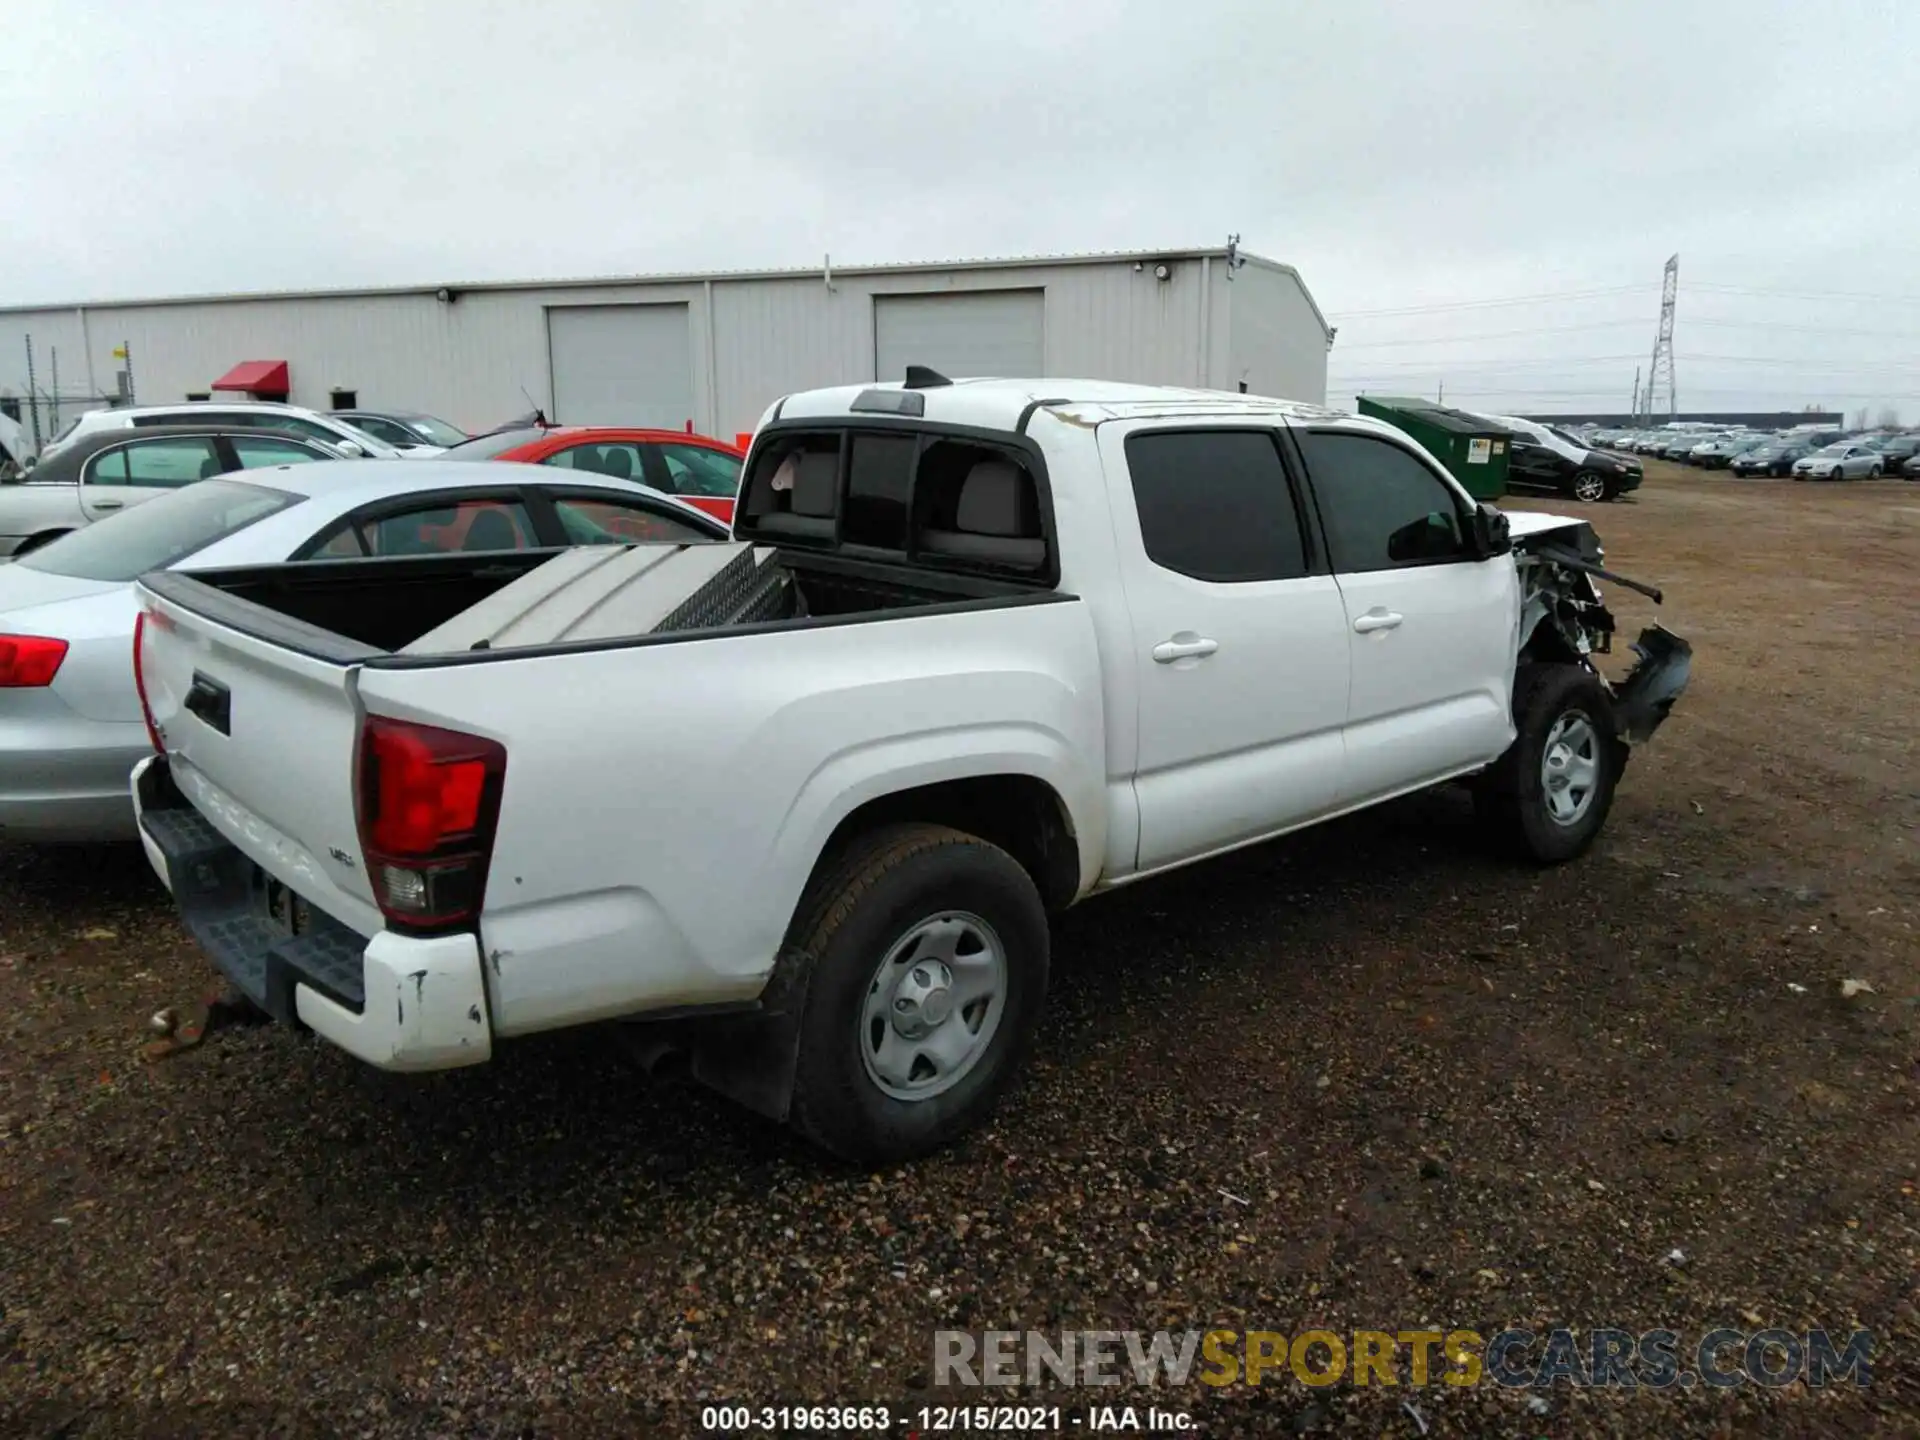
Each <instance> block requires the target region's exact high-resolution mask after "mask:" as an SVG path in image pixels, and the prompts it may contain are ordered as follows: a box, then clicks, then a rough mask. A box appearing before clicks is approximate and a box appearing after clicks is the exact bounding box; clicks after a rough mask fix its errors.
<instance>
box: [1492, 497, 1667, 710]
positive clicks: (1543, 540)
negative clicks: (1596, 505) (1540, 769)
mask: <svg viewBox="0 0 1920 1440" xmlns="http://www.w3.org/2000/svg"><path fill="white" fill-rule="evenodd" d="M1521 518H1522V517H1517V516H1516V517H1513V519H1514V520H1515V521H1519V520H1521ZM1527 518H1528V519H1533V518H1539V519H1544V518H1545V517H1527ZM1513 554H1514V561H1515V563H1516V564H1517V566H1518V567H1519V571H1520V585H1521V608H1520V635H1519V646H1520V653H1521V654H1523V655H1535V656H1539V657H1541V658H1545V659H1557V660H1567V661H1572V662H1574V663H1577V664H1581V665H1585V666H1586V667H1587V668H1588V669H1590V670H1591V671H1593V673H1594V674H1595V675H1598V676H1599V677H1600V680H1601V683H1602V684H1603V685H1605V686H1606V688H1607V693H1608V694H1609V695H1610V696H1612V698H1613V713H1614V727H1615V732H1616V733H1617V734H1618V735H1619V737H1620V738H1621V739H1622V740H1624V741H1626V742H1627V743H1628V744H1629V745H1639V744H1643V743H1645V742H1646V741H1647V740H1649V739H1651V738H1652V736H1653V732H1654V731H1655V730H1658V729H1659V728H1660V725H1661V723H1662V722H1663V721H1664V720H1665V719H1666V718H1667V716H1668V714H1669V713H1670V712H1671V711H1672V710H1673V706H1674V702H1675V701H1677V700H1678V699H1679V698H1680V696H1681V693H1682V692H1683V691H1685V690H1686V688H1687V681H1688V680H1689V679H1690V678H1691V675H1692V670H1693V647H1692V646H1690V645H1689V644H1687V642H1686V641H1685V640H1683V639H1682V638H1681V637H1680V636H1678V635H1676V634H1674V633H1673V632H1672V631H1671V630H1669V629H1667V628H1666V627H1665V626H1664V625H1649V626H1647V628H1646V629H1644V630H1642V631H1641V632H1640V635H1639V638H1638V639H1636V640H1635V641H1634V642H1633V646H1632V648H1633V653H1634V655H1635V657H1636V659H1635V661H1634V665H1633V668H1632V669H1631V670H1629V671H1628V672H1627V674H1626V676H1625V677H1624V678H1623V679H1622V680H1620V681H1619V682H1618V683H1617V684H1616V683H1615V682H1613V681H1610V680H1608V679H1607V678H1606V676H1604V675H1601V673H1600V667H1599V666H1598V665H1597V664H1595V663H1594V660H1593V657H1594V656H1596V655H1607V654H1610V653H1612V650H1613V634H1614V630H1615V629H1616V628H1617V627H1616V625H1615V622H1614V618H1613V612H1612V611H1611V610H1609V609H1608V608H1607V605H1606V601H1605V600H1604V598H1603V597H1602V596H1601V593H1600V586H1599V584H1598V583H1597V582H1599V581H1601V580H1605V581H1607V582H1608V583H1610V584H1614V585H1619V586H1622V587H1623V588H1625V589H1628V590H1632V591H1634V592H1635V593H1637V594H1640V595H1645V596H1646V597H1647V598H1648V599H1650V600H1652V601H1653V603H1654V604H1656V605H1658V604H1659V603H1660V602H1661V598H1662V597H1661V593H1660V591H1659V589H1658V588H1656V587H1655V586H1652V585H1646V584H1642V583H1641V582H1640V581H1637V580H1630V579H1628V578H1627V577H1626V576H1624V575H1619V574H1615V573H1614V572H1613V571H1611V570H1608V569H1606V568H1605V567H1604V566H1603V565H1602V564H1601V563H1600V562H1601V561H1602V559H1603V558H1604V552H1603V551H1602V550H1601V548H1600V539H1599V537H1598V536H1597V535H1595V534H1594V531H1593V527H1592V526H1591V525H1589V524H1587V523H1586V522H1585V521H1582V520H1565V521H1556V522H1554V523H1551V524H1548V525H1544V526H1540V527H1539V528H1527V529H1524V530H1523V528H1522V525H1521V524H1519V523H1516V524H1514V526H1513Z"/></svg>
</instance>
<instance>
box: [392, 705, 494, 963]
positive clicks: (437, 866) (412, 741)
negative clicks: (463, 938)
mask: <svg viewBox="0 0 1920 1440" xmlns="http://www.w3.org/2000/svg"><path fill="white" fill-rule="evenodd" d="M506 773H507V752H506V750H505V748H504V747H503V746H501V745H500V744H499V743H498V742H496V741H493V740H487V739H483V738H482V737H480V736H478V735H464V734H461V733H460V732H459V731H457V730H442V729H440V728H438V727H437V726H433V725H416V724H414V723H413V722H412V721H410V720H390V719H387V718H385V717H383V716H378V715H369V716H368V717H367V721H366V726H365V728H364V729H363V730H362V731H361V733H360V791H359V799H360V805H359V820H360V848H361V851H362V853H363V854H364V856H365V858H366V863H367V874H368V877H369V878H370V879H371V880H372V882H373V893H374V898H375V899H376V900H378V901H379V903H380V909H381V911H382V913H384V914H385V915H386V917H387V918H388V919H389V920H393V921H396V922H398V923H401V924H406V925H416V926H419V925H429V926H441V925H453V924H459V923H462V922H465V921H470V920H472V919H473V918H474V917H475V916H477V915H478V914H479V912H480V901H481V896H482V892H483V891H484V890H485V888H486V877H487V861H488V859H489V858H490V857H491V855H492V852H493V827H494V822H495V821H496V820H497V819H498V818H499V814H500V787H501V785H502V783H503V782H504V781H505V779H506Z"/></svg>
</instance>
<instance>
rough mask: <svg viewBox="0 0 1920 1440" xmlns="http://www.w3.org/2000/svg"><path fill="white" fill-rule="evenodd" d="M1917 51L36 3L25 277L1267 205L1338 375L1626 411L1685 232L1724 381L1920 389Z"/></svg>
mask: <svg viewBox="0 0 1920 1440" xmlns="http://www.w3.org/2000/svg"><path fill="white" fill-rule="evenodd" d="M1917 81H1920V4H1916V3H1914V0H1851V3H1849V0H1841V3H1828V4H1813V3H1810V0H1793V3H1754V0H1665V3H1640V0H1629V3H1622V0H1610V3H1604V4H1602V3H1575V0H1482V3H1477V4H1459V3H1439V4H1429V5H1418V4H1412V3H1356V0H1343V3H1338V4H1335V3H1331V0H1327V3H1315V4H1293V3H1284V0H1189V3H1186V4H1167V3H1165V0H1156V3H1135V0H1115V3H1099V0H1082V3H1078V4H1048V3H1036V0H1022V3H1003V0H966V3H947V4H939V5H935V4H932V3H911V0H833V3H816V0H788V3H785V4H778V5H775V4H759V3H748V0H706V3H704V4H700V5H697V6H696V5H680V6H666V5H659V4H652V3H636V0H625V3H604V0H543V3H539V4H533V3H488V0H459V3H451V0H409V3H406V4H394V3H391V0H383V3H377V4H376V3H372V0H326V3H324V4H323V3H317V0H281V3H278V4H259V3H257V0H256V3H249V4H232V3H213V0H168V3H166V4H165V5H153V6H147V5H128V4H126V3H125V0H111V3H107V0H63V3H61V4H60V5H57V6H56V5H33V6H14V7H9V9H8V11H7V14H6V18H5V20H4V22H0V164H4V165H5V166H6V167H7V174H6V180H5V184H4V187H3V188H0V194H4V195H5V196H6V207H5V208H6V215H5V218H4V220H0V303H4V304H22V303H30V302H36V301H67V300H94V299H113V298H121V297H128V296H138V295H152V294H174V293H183V292H197V291H215V290H218V291H230V290H252V289H291V288H312V287H326V286H348V285H360V284H403V283H418V282H427V281H456V280H483V279H503V278H548V277H563V276H569V275H587V274H611V273H628V272H645V271H657V270H685V269H723V268H736V267H746V266H752V267H758V266H790V265H805V264H810V263H813V262H815V261H817V260H818V259H819V257H820V256H821V255H822V254H824V253H827V252H831V253H832V254H833V256H834V257H835V259H836V261H838V262H841V263H852V262H867V261H889V260H923V259H945V258H958V257H966V256H982V255H1009V254H1031V253H1045V252H1057V251H1088V250H1110V249H1132V248H1137V247H1169V248H1171V247H1175V246H1184V245H1197V244H1217V243H1220V242H1222V241H1224V240H1225V238H1226V236H1227V234H1228V233H1229V232H1232V231H1237V232H1239V233H1240V235H1241V236H1242V237H1243V243H1244V244H1245V245H1246V246H1247V248H1249V249H1251V250H1254V251H1256V252H1258V253H1260V254H1264V255H1269V256H1272V257H1274V258H1277V259H1281V260H1285V261H1288V262H1290V263H1292V264H1294V265H1296V266H1298V267H1299V269H1300V271H1301V273H1302V275H1303V276H1304V277H1305V279H1306V281H1307V283H1308V285H1309V287H1310V288H1311V289H1312V290H1313V292H1314V294H1315V296H1316V297H1317V298H1318V300H1319V301H1320V303H1321V306H1322V308H1323V309H1325V310H1326V311H1328V312H1329V313H1330V314H1331V315H1332V317H1333V318H1334V320H1335V321H1336V322H1337V323H1338V324H1339V326H1340V335H1339V341H1338V343H1337V345H1336V346H1335V349H1334V352H1333V357H1332V363H1333V383H1332V386H1331V396H1330V398H1332V399H1334V400H1335V401H1336V402H1345V401H1346V400H1349V399H1350V398H1351V395H1352V393H1353V392H1354V391H1355V390H1356V389H1360V388H1365V389H1368V390H1374V391H1381V390H1414V391H1421V392H1425V393H1428V394H1431V393H1433V392H1434V389H1435V387H1436V385H1438V384H1440V383H1442V382H1444V384H1445V386H1446V392H1447V396H1448V398H1449V399H1453V398H1456V397H1457V398H1459V399H1460V400H1461V401H1462V403H1466V404H1470V405H1473V406H1474V407H1475V408H1484V409H1499V408H1510V409H1519V408H1528V409H1534V410H1545V409H1549V408H1560V406H1561V404H1562V402H1564V405H1565V406H1566V407H1567V408H1573V407H1581V406H1592V405H1595V404H1617V406H1618V407H1619V408H1622V409H1624V408H1625V407H1626V404H1627V402H1628V400H1629V399H1630V393H1629V392H1630V390H1631V387H1632V380H1633V370H1634V365H1635V363H1636V360H1638V361H1640V362H1641V363H1644V361H1645V357H1646V356H1647V355H1648V354H1649V353H1650V351H1651V349H1652V341H1653V332H1654V323H1655V318H1656V315H1657V313H1658V307H1659V288H1658V287H1659V278H1660V267H1661V265H1662V263H1663V262H1664V261H1665V260H1666V258H1667V256H1668V255H1669V254H1672V253H1674V252H1676V251H1677V252H1678V253H1679V255H1680V304H1679V312H1678V326H1677V329H1676V351H1677V353H1678V356H1679V363H1678V374H1679V383H1680V397H1681V404H1682V407H1683V408H1708V407H1711V408H1716V409H1724V408H1729V407H1733V406H1741V405H1754V406H1766V407H1769V408H1778V407H1785V406H1789V405H1791V406H1795V407H1797V406H1799V405H1801V404H1805V403H1809V402H1820V403H1824V404H1828V405H1835V406H1838V405H1844V406H1846V407H1847V408H1848V409H1849V410H1850V411H1851V410H1853V409H1856V408H1857V407H1859V406H1861V405H1870V406H1872V407H1873V408H1874V409H1875V410H1876V411H1877V410H1878V409H1879V408H1880V407H1882V406H1891V407H1897V408H1900V409H1901V410H1902V412H1903V415H1904V416H1905V418H1907V419H1909V420H1915V419H1920V266H1916V264H1915V258H1916V254H1917V253H1920V138H1917V137H1920V83H1916V82H1917ZM1628 287H1632V288H1628ZM1595 291H1602V292H1606V293H1603V294H1592V293H1591V292H1595ZM1569 294H1571V295H1575V296H1579V297H1581V298H1571V299H1555V300H1550V301H1545V300H1543V301H1529V302H1528V303H1523V304H1503V305H1484V304H1479V303H1477V302H1484V301H1490V300H1506V299H1511V298H1514V297H1528V296H1540V295H1554V296H1564V295H1569ZM1433 306H1457V307H1460V308H1454V309H1441V310H1436V309H1430V308H1421V309H1420V310H1419V311H1418V313H1411V314H1408V313H1402V314H1393V315H1380V314H1369V313H1366V312H1371V311H1380V310H1406V309H1408V308H1409V307H1433Z"/></svg>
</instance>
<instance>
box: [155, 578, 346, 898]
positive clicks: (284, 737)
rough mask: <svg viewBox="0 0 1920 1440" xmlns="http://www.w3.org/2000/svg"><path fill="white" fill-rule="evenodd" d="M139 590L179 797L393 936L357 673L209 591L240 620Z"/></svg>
mask: <svg viewBox="0 0 1920 1440" xmlns="http://www.w3.org/2000/svg"><path fill="white" fill-rule="evenodd" d="M164 578H165V580H166V582H167V586H166V588H167V589H168V590H169V592H173V593H175V594H178V592H180V591H182V590H183V589H187V588H189V587H186V586H183V585H182V584H181V580H182V578H183V577H177V576H166V577H164ZM139 594H140V602H141V606H142V610H143V613H144V616H145V619H144V623H143V624H142V627H141V636H140V654H139V661H140V673H141V678H142V681H143V682H144V685H145V690H146V697H147V703H148V705H149V707H150V708H151V710H152V712H153V720H154V724H155V725H156V726H157V727H158V728H159V731H160V736H161V741H162V743H163V745H164V746H165V748H166V752H167V760H168V766H169V769H170V770H171V772H172V775H173V780H174V783H175V784H176V785H178V786H179V788H180V791H181V793H182V794H183V795H185V796H186V798H187V799H188V800H189V801H190V802H191V803H192V804H193V807H194V808H195V809H196V810H198V811H199V812H200V813H201V814H202V815H203V816H205V817H206V818H207V819H208V820H209V821H211V822H212V823H213V825H214V826H215V827H216V828H218V829H219V831H220V832H221V833H222V834H223V835H225V836H226V837H227V839H229V840H231V841H232V842H233V844H234V845H235V846H237V847H238V848H239V849H240V851H241V852H242V853H243V854H245V855H246V856H247V857H248V858H249V859H250V860H252V861H253V862H254V863H255V864H257V865H259V866H260V868H261V869H263V870H265V871H266V872H267V874H268V875H270V876H272V877H273V878H274V879H276V880H279V881H280V882H281V883H283V884H285V885H287V886H289V887H290V888H291V889H293V890H295V891H296V892H298V893H299V894H300V895H301V896H302V897H304V898H305V899H306V900H308V901H309V902H310V903H312V904H314V905H317V906H318V907H320V908H321V909H323V910H325V911H326V912H328V913H329V914H330V915H332V916H333V918H335V919H336V920H339V921H341V922H343V923H344V924H346V925H348V926H350V927H352V928H353V929H355V930H358V931H360V932H361V933H362V934H371V933H373V932H374V931H377V930H379V929H380V928H382V921H381V917H380V912H379V910H378V908H377V907H376V906H375V904H374V898H373V891H372V887H371V885H370V884H369V882H368V879H367V876H366V872H365V869H364V867H362V866H361V864H360V863H359V860H358V858H357V857H358V856H359V853H360V841H359V834H358V827H357V824H356V820H355V814H354V793H353V777H354V764H355V749H356V746H357V745H358V743H359V736H360V713H359V700H358V696H357V694H356V679H357V677H358V674H359V667H358V665H357V664H355V663H353V662H352V661H350V660H347V659H345V658H343V657H339V656H336V657H334V658H322V657H320V656H316V655H313V654H309V653H304V652H302V651H300V650H296V649H292V648H289V647H288V646H287V645H285V644H282V643H278V642H276V641H275V640H271V639H267V638H264V637H263V636H260V635H256V634H253V633H249V631H248V630H247V629H243V628H239V627H238V624H236V623H233V622H234V619H235V617H234V616H233V615H232V614H231V613H230V612H231V611H232V609H233V605H234V602H232V601H231V600H230V599H229V598H228V597H225V596H221V595H218V593H217V592H214V591H212V590H208V591H207V594H208V597H209V598H211V599H215V600H218V601H221V602H224V603H223V604H221V606H220V608H221V610H222V612H223V614H224V616H225V618H226V620H227V621H228V622H229V623H222V622H221V621H216V620H214V619H211V618H209V617H208V616H207V615H204V614H202V613H200V611H199V610H198V609H196V608H194V607H193V605H192V603H191V601H190V600H189V601H187V602H185V603H183V602H182V601H180V600H179V599H176V598H168V597H165V596H160V595H156V594H155V593H154V592H153V590H151V589H149V588H148V586H147V585H145V584H142V585H141V586H140V590H139ZM246 608H249V609H252V608H255V607H246ZM259 613H260V615H261V616H263V617H266V616H269V615H270V613H271V612H268V611H265V610H261V611H260V612H259Z"/></svg>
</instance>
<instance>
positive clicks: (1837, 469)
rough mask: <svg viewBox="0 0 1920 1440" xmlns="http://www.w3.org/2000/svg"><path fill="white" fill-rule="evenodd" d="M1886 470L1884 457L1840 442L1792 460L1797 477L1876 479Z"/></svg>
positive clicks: (1858, 446)
mask: <svg viewBox="0 0 1920 1440" xmlns="http://www.w3.org/2000/svg"><path fill="white" fill-rule="evenodd" d="M1886 473H1887V457H1886V456H1884V455H1882V454H1881V453H1880V452H1879V451H1878V450H1875V449H1873V448H1871V447H1870V446H1866V445H1854V444H1848V443H1845V442H1842V443H1841V444H1838V445H1829V446H1827V447H1826V449H1824V450H1816V451H1814V452H1813V453H1812V454H1811V455H1804V456H1802V457H1801V458H1800V459H1798V460H1796V461H1794V462H1793V478H1794V479H1796V480H1853V479H1856V478H1860V479H1877V478H1878V477H1879V476H1881V475H1884V474H1886Z"/></svg>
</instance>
